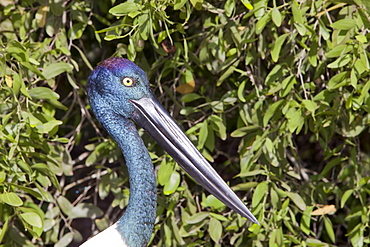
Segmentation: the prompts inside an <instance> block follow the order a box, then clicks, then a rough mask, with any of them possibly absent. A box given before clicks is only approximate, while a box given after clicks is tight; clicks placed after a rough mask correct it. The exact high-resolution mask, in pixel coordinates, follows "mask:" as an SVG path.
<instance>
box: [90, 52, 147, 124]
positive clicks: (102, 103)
mask: <svg viewBox="0 0 370 247" xmlns="http://www.w3.org/2000/svg"><path fill="white" fill-rule="evenodd" d="M87 94H88V97H89V99H90V103H91V108H92V109H93V111H94V113H95V114H97V113H98V112H99V110H100V109H110V110H112V111H114V112H115V113H117V114H119V115H121V116H123V117H126V118H130V117H131V114H132V113H133V111H134V107H133V105H132V104H131V103H130V100H138V99H141V98H143V97H144V96H145V97H149V96H150V95H151V93H150V89H149V81H148V77H147V75H146V74H145V72H144V71H143V70H142V69H140V68H139V67H138V66H137V65H136V64H135V63H133V62H131V61H130V60H128V59H124V58H120V57H112V58H108V59H106V60H104V61H103V62H102V63H100V64H99V65H98V66H97V67H96V68H95V69H94V70H93V71H92V73H91V75H90V76H89V78H88V81H87Z"/></svg>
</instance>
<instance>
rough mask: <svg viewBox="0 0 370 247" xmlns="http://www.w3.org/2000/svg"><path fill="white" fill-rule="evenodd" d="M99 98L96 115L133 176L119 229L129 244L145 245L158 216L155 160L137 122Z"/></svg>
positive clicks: (94, 102) (130, 246) (93, 104)
mask: <svg viewBox="0 0 370 247" xmlns="http://www.w3.org/2000/svg"><path fill="white" fill-rule="evenodd" d="M97 102H101V101H100V100H98V99H97V100H92V101H91V107H92V109H93V111H94V113H95V115H96V118H97V119H98V120H99V122H100V123H101V124H102V125H103V127H104V128H105V129H106V130H107V131H108V133H109V135H110V136H111V137H112V138H113V139H114V140H115V141H116V143H117V144H118V146H119V147H120V148H121V150H122V153H123V155H124V157H125V160H126V166H127V169H128V173H129V178H130V198H129V204H128V206H127V208H126V212H125V213H124V215H123V216H122V218H121V219H119V221H118V222H117V223H116V224H117V227H116V229H117V231H118V232H119V233H120V234H121V236H122V238H123V241H124V242H125V243H126V245H127V246H129V247H143V246H146V245H147V243H148V242H149V240H150V237H151V233H152V230H153V227H154V222H155V217H156V205H157V204H156V201H157V194H156V180H155V175H154V169H153V164H152V161H151V158H150V156H149V153H148V151H147V149H146V148H145V145H144V143H143V141H142V139H141V138H140V136H139V134H138V132H137V130H136V127H135V124H134V123H133V122H132V121H131V120H129V119H127V118H125V117H123V116H121V115H119V114H117V113H115V112H114V111H113V110H112V109H110V108H109V107H107V106H104V105H99V106H98V105H96V103H97ZM108 242H109V240H108ZM108 242H107V243H108Z"/></svg>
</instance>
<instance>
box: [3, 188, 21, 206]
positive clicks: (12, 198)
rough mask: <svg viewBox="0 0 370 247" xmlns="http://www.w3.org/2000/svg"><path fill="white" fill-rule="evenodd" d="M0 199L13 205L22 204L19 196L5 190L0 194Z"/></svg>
mask: <svg viewBox="0 0 370 247" xmlns="http://www.w3.org/2000/svg"><path fill="white" fill-rule="evenodd" d="M0 201H3V202H5V203H6V204H8V205H10V206H14V207H18V206H21V205H23V201H22V199H21V198H19V196H18V195H17V194H15V193H13V192H6V193H3V194H0Z"/></svg>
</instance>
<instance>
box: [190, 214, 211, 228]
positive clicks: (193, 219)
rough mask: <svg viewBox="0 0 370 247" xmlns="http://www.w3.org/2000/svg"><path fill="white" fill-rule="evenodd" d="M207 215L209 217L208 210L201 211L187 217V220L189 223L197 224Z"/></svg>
mask: <svg viewBox="0 0 370 247" xmlns="http://www.w3.org/2000/svg"><path fill="white" fill-rule="evenodd" d="M207 217H209V213H208V212H200V213H196V214H193V215H192V216H190V217H189V218H188V219H186V220H185V222H186V223H187V224H190V225H194V224H197V223H199V222H201V221H203V220H204V219H205V218H207Z"/></svg>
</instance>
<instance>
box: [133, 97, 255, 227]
mask: <svg viewBox="0 0 370 247" xmlns="http://www.w3.org/2000/svg"><path fill="white" fill-rule="evenodd" d="M131 102H132V104H133V105H134V106H135V109H136V110H135V112H134V113H133V115H132V118H133V119H134V120H135V121H136V122H137V123H138V124H139V125H140V126H141V127H142V128H144V129H145V130H146V131H147V132H148V133H149V135H151V136H152V137H153V139H154V140H155V141H156V142H157V143H158V144H160V145H161V146H162V148H163V149H164V150H165V151H166V152H167V153H168V154H169V155H171V156H172V157H173V158H174V159H175V160H176V162H177V163H178V164H179V165H180V166H181V167H182V168H183V169H184V170H185V171H186V172H187V173H188V174H189V175H190V176H191V177H193V178H194V179H195V180H196V181H197V182H198V183H199V184H200V185H202V186H203V187H204V188H206V189H207V190H208V191H209V192H210V193H211V194H213V195H214V196H215V197H217V198H218V199H219V200H220V201H222V202H223V203H224V204H225V205H227V206H228V207H230V208H231V209H233V210H234V211H235V212H237V213H239V214H240V215H242V216H244V217H246V218H247V219H249V220H250V221H252V222H254V223H256V224H259V223H258V221H257V219H256V218H255V217H254V216H253V214H252V213H251V212H250V211H249V210H248V208H247V207H246V206H245V205H244V203H243V202H242V201H241V200H240V199H239V198H238V197H237V195H236V194H235V193H234V192H233V191H232V190H231V189H230V187H229V186H228V185H227V184H226V183H225V181H224V180H223V179H222V178H221V177H220V176H219V175H218V173H217V172H216V171H215V170H214V169H213V167H212V166H211V165H210V164H209V163H208V162H207V161H206V159H205V158H204V157H203V156H202V155H201V154H200V152H199V151H198V149H196V148H195V146H194V145H193V144H192V143H191V141H190V140H189V139H188V138H187V136H186V135H185V134H184V133H183V132H182V131H181V129H180V128H179V126H178V125H177V124H176V123H175V121H174V120H173V118H172V117H171V116H170V115H169V114H168V112H167V111H166V110H165V109H164V107H163V106H162V105H161V104H160V103H159V102H158V100H156V99H155V98H154V97H153V96H150V97H143V98H141V99H139V100H131Z"/></svg>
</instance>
